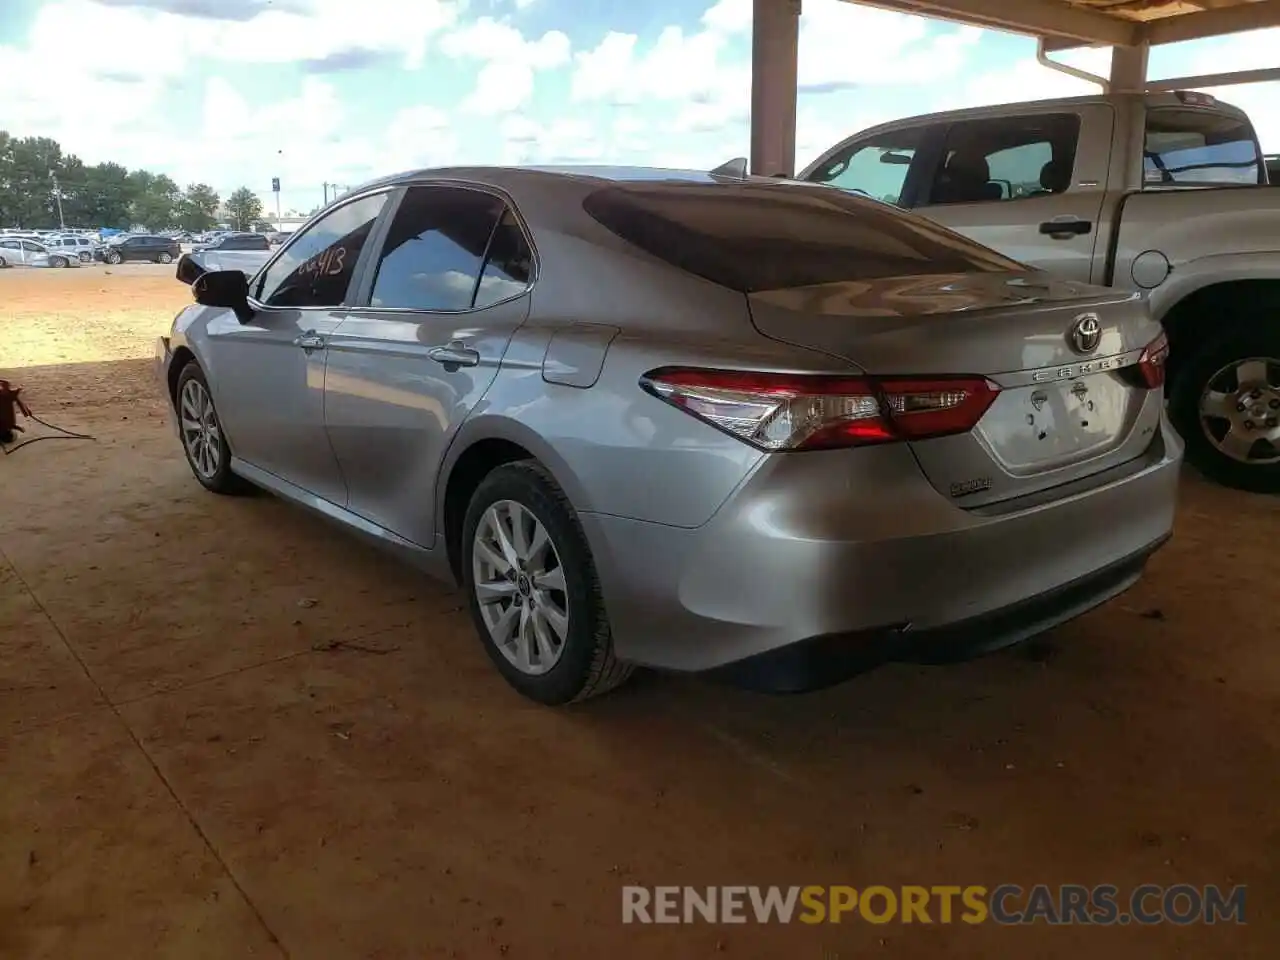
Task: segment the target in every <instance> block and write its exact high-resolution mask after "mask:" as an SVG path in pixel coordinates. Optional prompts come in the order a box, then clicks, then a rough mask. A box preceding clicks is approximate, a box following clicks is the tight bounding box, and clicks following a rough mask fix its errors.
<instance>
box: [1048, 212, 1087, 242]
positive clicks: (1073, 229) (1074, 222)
mask: <svg viewBox="0 0 1280 960" xmlns="http://www.w3.org/2000/svg"><path fill="white" fill-rule="evenodd" d="M1092 231H1093V224H1092V223H1090V222H1089V221H1088V220H1078V219H1076V218H1075V217H1063V218H1062V219H1061V220H1046V221H1045V222H1044V223H1042V224H1040V232H1041V233H1042V234H1043V235H1044V236H1046V237H1052V238H1053V239H1054V240H1070V239H1071V238H1072V237H1083V236H1084V235H1085V234H1088V233H1091V232H1092Z"/></svg>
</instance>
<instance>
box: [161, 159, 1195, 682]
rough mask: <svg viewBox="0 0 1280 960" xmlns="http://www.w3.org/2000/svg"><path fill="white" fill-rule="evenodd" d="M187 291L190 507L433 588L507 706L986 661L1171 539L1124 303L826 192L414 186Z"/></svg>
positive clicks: (1150, 345) (1161, 421)
mask: <svg viewBox="0 0 1280 960" xmlns="http://www.w3.org/2000/svg"><path fill="white" fill-rule="evenodd" d="M198 256H199V255H188V256H186V257H184V258H183V259H182V260H181V261H179V264H178V269H177V274H178V278H179V279H180V280H183V281H187V282H191V281H194V282H193V286H192V290H193V294H194V296H195V299H196V303H195V304H193V305H191V306H189V307H188V308H186V309H184V310H183V311H182V312H181V313H180V314H179V315H178V316H177V317H176V318H175V320H174V322H173V324H172V327H171V330H170V332H169V335H168V336H167V337H163V338H161V339H160V340H159V341H158V342H157V345H156V361H157V364H156V365H157V371H156V372H157V376H158V379H159V384H160V388H161V389H162V390H163V391H164V392H165V395H166V396H167V398H168V400H169V402H170V404H171V409H172V410H173V411H174V415H175V421H176V432H177V433H178V435H179V437H180V440H181V444H182V448H183V450H184V452H185V454H186V457H187V460H188V463H189V464H190V467H191V470H192V472H193V474H194V476H195V477H196V479H197V480H198V481H199V482H200V483H201V484H202V485H203V486H205V487H206V488H207V489H209V490H211V491H214V492H218V493H229V492H233V491H235V490H236V489H237V488H239V487H240V486H242V485H243V484H244V483H245V482H246V481H247V482H250V483H253V484H256V485H258V486H261V487H263V488H266V489H268V490H271V491H274V492H276V493H277V494H279V495H281V496H283V497H285V498H287V499H290V500H293V501H295V502H297V503H300V504H304V505H306V506H308V507H310V508H312V509H314V510H316V511H318V512H319V513H321V514H323V515H325V516H327V517H329V518H330V519H333V520H337V521H339V522H341V523H344V524H346V525H347V526H348V527H349V528H351V529H352V530H353V531H357V532H360V533H362V534H364V535H366V536H368V537H370V538H371V539H373V540H375V541H376V542H379V543H381V544H383V545H384V546H386V547H388V548H390V549H391V550H393V551H395V552H397V553H398V554H400V555H401V556H402V557H404V558H405V559H407V560H410V561H412V562H414V563H417V564H419V565H420V566H421V567H422V568H424V569H426V570H428V571H430V572H433V573H435V574H437V575H439V576H441V577H445V578H450V579H454V580H456V581H457V582H458V583H459V584H460V585H461V586H462V588H463V590H464V591H465V595H466V597H467V602H468V604H469V608H470V612H471V616H472V618H473V620H474V622H475V625H476V628H477V631H478V633H479V635H480V638H481V641H482V643H483V644H484V646H485V649H486V650H487V652H488V654H489V656H490V658H491V659H492V661H493V663H494V664H495V666H496V668H497V669H498V671H499V672H500V673H501V674H502V675H503V676H504V677H505V678H506V680H507V681H508V682H509V683H510V684H511V685H512V686H513V687H515V688H516V689H517V690H519V691H520V692H521V693H523V694H524V695H526V696H528V697H531V698H533V699H535V700H537V701H540V702H543V703H549V704H558V703H565V702H568V701H572V700H580V699H583V698H586V697H590V696H592V695H595V694H598V693H603V692H604V691H606V690H608V689H610V688H612V687H614V686H616V685H618V684H619V683H621V682H622V681H623V680H625V679H626V677H627V675H628V674H629V672H630V671H631V669H632V667H633V666H634V665H636V664H641V665H648V666H655V667H662V668H667V669H672V670H683V671H715V672H719V673H721V674H723V675H725V676H728V677H731V678H733V679H735V680H737V681H738V682H741V683H746V684H750V685H755V686H760V687H764V688H768V689H780V690H798V689H806V688H811V687H816V686H822V685H826V684H829V683H832V682H835V681H837V680H841V679H844V678H845V677H847V676H849V675H850V674H851V673H853V672H856V671H857V670H859V669H864V668H866V667H867V666H869V665H871V664H873V663H876V662H881V661H882V660H884V659H892V658H900V657H934V658H936V657H954V656H956V655H959V654H961V653H966V652H967V653H972V652H976V651H982V650H986V649H990V648H994V647H999V646H1003V645H1007V644H1010V643H1015V642H1018V641H1020V640H1022V639H1025V638H1027V637H1029V636H1032V635H1034V634H1037V633H1040V632H1042V631H1044V630H1047V629H1049V628H1050V627H1053V626H1054V625H1056V624H1058V623H1061V622H1063V621H1065V620H1067V619H1070V618H1071V617H1074V616H1076V615H1078V614H1080V613H1083V612H1084V611H1085V610H1088V609H1090V608H1091V607H1093V606H1096V605H1098V604H1100V603H1103V602H1105V601H1107V600H1109V599H1110V598H1112V597H1114V596H1116V595H1117V594H1119V593H1120V592H1122V591H1123V590H1125V589H1126V588H1127V587H1129V586H1130V585H1131V584H1133V583H1134V582H1135V581H1136V580H1137V579H1138V577H1139V576H1140V573H1141V571H1142V569H1143V567H1144V564H1145V562H1146V559H1147V557H1148V556H1150V554H1151V553H1152V552H1153V551H1155V550H1156V549H1158V547H1159V546H1160V545H1161V544H1162V543H1163V542H1164V541H1165V540H1166V539H1167V538H1168V536H1169V534H1170V531H1171V528H1172V524H1173V519H1174V507H1175V500H1176V495H1177V485H1178V470H1179V462H1180V459H1181V452H1182V444H1181V441H1180V439H1179V438H1178V436H1177V434H1176V433H1175V432H1174V431H1173V430H1172V429H1170V427H1169V426H1168V423H1167V420H1166V419H1165V417H1164V399H1163V391H1162V382H1163V372H1164V366H1163V364H1164V359H1165V354H1166V349H1167V348H1166V342H1165V338H1164V334H1163V333H1162V331H1161V329H1160V326H1159V324H1158V323H1156V322H1155V321H1154V320H1153V319H1152V318H1151V316H1150V314H1149V311H1148V309H1147V305H1146V303H1145V302H1144V301H1143V299H1142V297H1141V296H1139V295H1137V294H1134V293H1130V292H1127V291H1117V290H1109V289H1104V288H1099V287H1095V286H1090V285H1087V284H1084V283H1074V282H1064V281H1057V280H1053V279H1051V278H1050V277H1048V276H1047V275H1045V274H1043V273H1041V272H1038V271H1035V270H1030V269H1028V268H1026V267H1025V266H1024V265H1022V264H1019V263H1016V262H1014V261H1012V260H1010V259H1008V258H1006V257H1004V256H1002V255H1000V254H997V253H995V252H994V251H991V250H989V249H987V248H985V247H982V246H980V245H978V244H976V243H974V242H973V241H970V240H967V239H965V238H963V237H961V236H959V235H958V234H955V233H952V232H951V231H949V230H946V229H944V228H941V227H939V226H937V225H935V224H932V223H931V222H930V221H928V220H925V219H923V218H920V217H915V216H913V215H910V214H906V213H903V212H901V211H899V210H896V209H894V208H892V207H890V206H887V205H885V204H880V203H874V202H871V201H868V200H863V199H859V198H857V197H853V196H849V195H846V194H844V193H841V192H839V191H835V190H831V189H829V188H827V187H820V186H813V185H790V184H785V183H780V182H778V181H776V180H771V179H756V178H752V179H746V180H734V179H728V178H723V177H715V176H710V175H707V174H697V173H687V174H679V173H673V172H671V171H653V170H645V169H612V168H581V169H574V168H569V169H567V170H559V171H558V170H554V169H549V168H547V169H510V168H467V169H452V170H443V171H421V172H418V173H411V174H401V175H397V176H395V177H391V178H387V179H384V180H380V181H375V182H374V183H371V184H369V185H367V186H366V187H364V188H362V189H360V190H358V191H356V192H354V193H351V194H348V195H346V196H344V197H343V198H342V199H341V200H339V201H338V202H336V203H335V204H333V205H331V206H330V207H328V208H327V209H325V210H324V211H322V212H321V213H320V214H319V215H318V216H317V217H316V218H315V219H314V220H312V221H311V222H310V223H309V224H308V225H307V226H306V227H305V228H304V229H303V230H302V231H300V232H299V233H298V235H297V236H295V237H294V238H293V241H292V242H291V243H290V244H288V245H287V246H285V247H283V248H282V249H281V250H279V251H278V252H276V253H275V254H274V255H273V256H272V257H271V259H270V260H269V261H268V262H267V264H266V265H265V266H264V267H263V268H262V269H261V270H259V271H258V272H257V273H256V274H255V275H254V276H253V277H252V278H251V279H250V278H246V276H245V275H244V274H243V273H240V272H235V271H224V272H213V273H202V272H201V270H200V268H199V266H198V263H197V259H196V258H197V257H198Z"/></svg>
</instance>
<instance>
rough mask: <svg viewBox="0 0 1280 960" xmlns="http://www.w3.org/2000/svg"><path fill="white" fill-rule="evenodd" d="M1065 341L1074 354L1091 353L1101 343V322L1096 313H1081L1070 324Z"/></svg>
mask: <svg viewBox="0 0 1280 960" xmlns="http://www.w3.org/2000/svg"><path fill="white" fill-rule="evenodd" d="M1067 341H1068V342H1069V343H1070V344H1071V349H1072V350H1074V351H1075V352H1076V353H1093V351H1095V350H1097V349H1098V344H1099V343H1100V342H1101V341H1102V321H1101V320H1099V319H1098V315H1097V314H1096V313H1082V314H1080V316H1078V317H1076V319H1075V322H1074V323H1072V324H1071V331H1070V333H1068V334H1067Z"/></svg>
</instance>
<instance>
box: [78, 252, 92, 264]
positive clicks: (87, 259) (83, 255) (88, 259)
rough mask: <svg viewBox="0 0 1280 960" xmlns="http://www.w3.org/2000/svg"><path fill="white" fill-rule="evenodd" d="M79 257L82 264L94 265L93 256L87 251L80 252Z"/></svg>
mask: <svg viewBox="0 0 1280 960" xmlns="http://www.w3.org/2000/svg"><path fill="white" fill-rule="evenodd" d="M79 256H80V262H81V263H92V262H93V254H91V253H89V252H88V251H87V250H82V251H80V254H79Z"/></svg>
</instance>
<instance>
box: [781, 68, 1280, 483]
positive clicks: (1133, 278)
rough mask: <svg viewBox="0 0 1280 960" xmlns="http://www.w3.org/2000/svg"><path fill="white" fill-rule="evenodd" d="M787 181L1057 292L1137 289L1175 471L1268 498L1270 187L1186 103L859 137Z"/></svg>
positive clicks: (1228, 124) (1098, 103)
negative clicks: (871, 208) (1006, 265)
mask: <svg viewBox="0 0 1280 960" xmlns="http://www.w3.org/2000/svg"><path fill="white" fill-rule="evenodd" d="M799 179H803V180H810V181H816V182H821V183H829V184H831V185H833V186H836V187H840V188H843V189H845V190H851V191H854V192H856V193H861V194H867V195H869V196H872V197H874V198H876V199H879V200H884V201H887V202H890V203H894V204H897V205H898V206H901V207H905V208H907V209H910V210H913V211H915V212H917V213H919V214H921V215H923V216H926V217H928V218H930V219H931V220H935V221H937V222H938V223H941V224H943V225H944V226H947V227H950V228H952V229H953V230H956V231H957V232H959V233H962V234H964V235H966V236H968V237H971V238H973V239H974V240H977V241H978V242H980V243H983V244H986V245H987V246H989V247H993V248H994V249H996V250H998V251H1000V252H1001V253H1004V254H1005V255H1006V256H1010V257H1013V258H1014V259H1017V260H1020V261H1022V262H1024V263H1027V264H1029V265H1031V266H1034V267H1039V268H1041V269H1044V270H1046V271H1048V272H1049V273H1051V274H1053V275H1055V276H1058V277H1063V278H1067V279H1071V280H1083V281H1088V282H1092V283H1096V284H1105V285H1107V286H1117V287H1126V288H1130V289H1138V290H1143V291H1146V292H1147V294H1148V296H1149V300H1150V303H1151V308H1152V311H1153V312H1154V314H1155V315H1156V316H1157V317H1158V318H1159V319H1160V320H1162V321H1163V323H1164V326H1165V329H1166V331H1167V333H1168V336H1169V340H1170V344H1171V348H1172V353H1171V356H1170V364H1169V371H1168V375H1169V381H1168V389H1169V411H1170V416H1171V417H1172V419H1173V421H1174V423H1175V425H1176V426H1177V427H1178V430H1179V432H1180V433H1182V435H1183V437H1184V439H1185V440H1186V443H1187V459H1188V460H1189V461H1190V462H1192V463H1193V464H1195V465H1196V466H1197V467H1199V468H1200V469H1201V470H1202V471H1203V472H1204V473H1205V474H1207V475H1209V476H1211V477H1213V478H1214V479H1216V480H1218V481H1219V482H1222V483H1224V484H1227V485H1229V486H1234V487H1239V488H1243V489H1249V490H1258V491H1268V492H1276V491H1280V190H1268V189H1260V187H1264V186H1266V185H1267V183H1268V177H1267V167H1266V164H1265V162H1264V158H1263V154H1262V150H1261V148H1260V146H1259V144H1258V138H1257V135H1256V134H1255V133H1254V129H1253V126H1252V124H1251V123H1250V122H1249V118H1248V117H1247V116H1246V115H1245V114H1244V113H1243V112H1242V111H1240V110H1238V109H1237V108H1235V107H1232V106H1229V105H1227V104H1225V103H1221V102H1219V101H1217V100H1215V99H1214V98H1213V97H1211V96H1208V95H1206V94H1202V93H1159V94H1145V95H1144V94H1132V95H1125V94H1118V95H1105V96H1102V95H1100V96H1093V97H1078V98H1073V99H1067V100H1046V101H1038V102H1035V103H1022V104H1014V105H1004V106H998V107H985V108H981V109H974V110H963V111H955V112H951V113H937V114H932V115H929V116H921V117H914V118H911V119H907V120H900V121H897V122H894V123H888V124H884V125H882V126H879V127H875V128H872V129H870V130H865V131H863V132H862V133H858V134H856V135H854V136H852V137H850V138H849V139H847V140H845V141H843V142H842V143H840V144H838V145H837V146H835V147H833V148H832V149H830V150H828V151H827V152H826V153H824V154H823V155H822V156H821V157H819V158H818V159H817V160H816V161H815V162H814V163H812V164H810V166H809V167H808V168H806V169H805V170H803V171H802V172H801V173H800V175H799Z"/></svg>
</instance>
